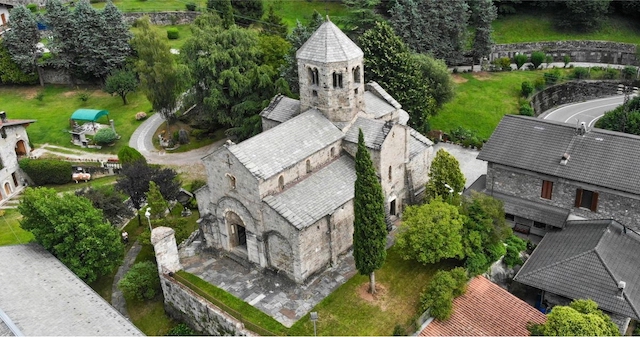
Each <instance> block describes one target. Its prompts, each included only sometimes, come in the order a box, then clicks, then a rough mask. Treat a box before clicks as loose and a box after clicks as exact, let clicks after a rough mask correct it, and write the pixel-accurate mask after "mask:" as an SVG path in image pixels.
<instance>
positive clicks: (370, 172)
mask: <svg viewBox="0 0 640 337" xmlns="http://www.w3.org/2000/svg"><path fill="white" fill-rule="evenodd" d="M353 207H354V213H355V219H354V221H353V258H354V260H355V262H356V269H358V272H360V274H361V275H369V283H370V288H369V291H370V292H371V293H375V291H376V290H375V289H376V281H375V280H376V279H375V274H374V273H375V271H376V270H377V269H380V267H382V265H383V264H384V260H385V258H386V256H387V251H386V250H385V245H386V238H387V229H386V225H385V212H384V196H383V194H382V187H381V186H380V181H379V180H378V176H377V175H376V171H375V169H374V167H373V163H372V162H371V157H370V154H369V151H368V150H367V148H366V146H365V145H364V135H363V134H362V130H359V134H358V151H357V152H356V182H355V196H354V198H353Z"/></svg>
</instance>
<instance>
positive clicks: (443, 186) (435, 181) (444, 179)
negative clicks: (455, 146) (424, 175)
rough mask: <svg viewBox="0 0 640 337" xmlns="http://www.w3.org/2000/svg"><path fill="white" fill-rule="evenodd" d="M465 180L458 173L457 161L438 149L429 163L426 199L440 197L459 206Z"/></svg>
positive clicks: (460, 173) (459, 172)
mask: <svg viewBox="0 0 640 337" xmlns="http://www.w3.org/2000/svg"><path fill="white" fill-rule="evenodd" d="M465 180H466V179H465V178H464V175H463V174H462V172H461V171H460V164H459V163H458V160H457V159H456V158H455V157H454V156H452V155H451V154H449V152H447V151H445V150H443V149H440V150H438V152H437V153H436V157H435V158H434V159H433V162H432V163H431V169H429V181H428V182H427V188H426V190H425V195H426V198H427V200H430V199H432V198H435V197H437V196H441V197H442V198H443V199H444V200H448V201H449V202H451V203H452V204H454V205H459V204H460V196H459V195H460V193H461V192H462V191H463V190H464V183H465ZM447 186H448V187H447ZM450 188H451V190H450Z"/></svg>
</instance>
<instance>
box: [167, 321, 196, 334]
mask: <svg viewBox="0 0 640 337" xmlns="http://www.w3.org/2000/svg"><path fill="white" fill-rule="evenodd" d="M168 335H169V336H196V332H195V331H193V329H191V328H190V327H189V326H188V325H186V324H184V323H180V324H178V325H176V326H174V327H173V328H171V330H169V333H168Z"/></svg>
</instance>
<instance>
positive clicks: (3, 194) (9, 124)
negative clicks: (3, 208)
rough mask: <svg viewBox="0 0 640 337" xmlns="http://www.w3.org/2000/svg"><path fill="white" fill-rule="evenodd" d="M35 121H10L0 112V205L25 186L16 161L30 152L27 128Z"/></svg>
mask: <svg viewBox="0 0 640 337" xmlns="http://www.w3.org/2000/svg"><path fill="white" fill-rule="evenodd" d="M33 122H35V120H32V119H29V120H11V119H7V114H6V113H5V112H4V111H0V186H1V187H0V204H2V203H3V202H4V201H6V200H8V199H9V198H11V196H12V195H13V194H15V193H16V192H18V191H19V190H20V189H22V188H23V186H24V185H25V182H26V180H25V177H24V176H23V173H22V171H21V170H20V167H19V166H18V159H19V158H20V157H22V156H26V155H28V154H29V153H30V152H31V146H30V145H29V135H27V126H29V124H31V123H33Z"/></svg>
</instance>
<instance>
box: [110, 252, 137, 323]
mask: <svg viewBox="0 0 640 337" xmlns="http://www.w3.org/2000/svg"><path fill="white" fill-rule="evenodd" d="M140 249H142V246H141V245H140V242H138V241H136V242H135V243H134V244H133V246H131V249H129V251H128V252H127V256H125V257H124V262H123V263H122V265H121V266H120V268H118V272H116V276H115V277H114V278H113V286H112V288H111V291H112V294H111V305H113V307H114V308H116V310H118V311H119V312H120V313H121V314H122V315H124V316H125V317H126V318H130V317H129V313H128V312H127V302H125V300H124V295H123V294H122V291H121V290H120V289H119V288H118V282H120V280H121V279H122V277H123V276H124V274H126V273H127V271H129V268H131V266H133V263H134V262H135V261H136V257H137V256H138V253H140Z"/></svg>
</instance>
